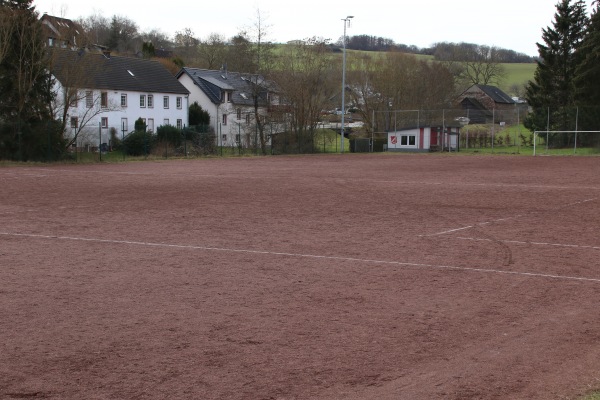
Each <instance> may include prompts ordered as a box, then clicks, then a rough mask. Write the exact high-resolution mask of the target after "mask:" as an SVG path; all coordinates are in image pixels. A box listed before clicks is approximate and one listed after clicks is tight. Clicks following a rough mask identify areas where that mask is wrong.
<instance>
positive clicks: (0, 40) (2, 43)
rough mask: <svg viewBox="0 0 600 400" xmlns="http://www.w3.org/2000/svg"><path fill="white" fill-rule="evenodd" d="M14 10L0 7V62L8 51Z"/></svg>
mask: <svg viewBox="0 0 600 400" xmlns="http://www.w3.org/2000/svg"><path fill="white" fill-rule="evenodd" d="M14 13H15V12H14V10H12V9H11V8H8V7H5V6H1V7H0V63H2V60H3V59H4V57H5V56H6V54H7V53H8V51H9V49H10V44H11V36H12V31H13V27H14V25H13V21H14Z"/></svg>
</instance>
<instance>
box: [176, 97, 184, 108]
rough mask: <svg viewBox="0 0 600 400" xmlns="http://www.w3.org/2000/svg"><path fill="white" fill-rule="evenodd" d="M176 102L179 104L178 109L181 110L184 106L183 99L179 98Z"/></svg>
mask: <svg viewBox="0 0 600 400" xmlns="http://www.w3.org/2000/svg"><path fill="white" fill-rule="evenodd" d="M175 102H176V104H177V109H178V110H181V107H182V104H183V99H182V98H181V97H180V96H177V98H176V99H175Z"/></svg>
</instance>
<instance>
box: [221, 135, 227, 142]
mask: <svg viewBox="0 0 600 400" xmlns="http://www.w3.org/2000/svg"><path fill="white" fill-rule="evenodd" d="M225 142H227V135H226V134H223V135H222V136H221V143H225Z"/></svg>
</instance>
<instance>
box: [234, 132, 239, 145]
mask: <svg viewBox="0 0 600 400" xmlns="http://www.w3.org/2000/svg"><path fill="white" fill-rule="evenodd" d="M235 142H236V143H239V142H240V134H239V133H237V134H236V135H235Z"/></svg>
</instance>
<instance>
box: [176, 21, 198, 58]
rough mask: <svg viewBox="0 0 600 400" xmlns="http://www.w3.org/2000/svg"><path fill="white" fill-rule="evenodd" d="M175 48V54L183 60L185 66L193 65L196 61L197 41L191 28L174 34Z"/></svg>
mask: <svg viewBox="0 0 600 400" xmlns="http://www.w3.org/2000/svg"><path fill="white" fill-rule="evenodd" d="M174 42H175V48H176V50H177V53H178V54H179V55H180V56H181V57H182V58H183V59H184V60H185V62H186V64H194V63H195V62H196V61H197V59H198V44H200V40H198V39H197V38H196V37H195V36H194V31H193V30H192V29H191V28H184V29H183V30H181V31H177V32H175V37H174Z"/></svg>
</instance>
